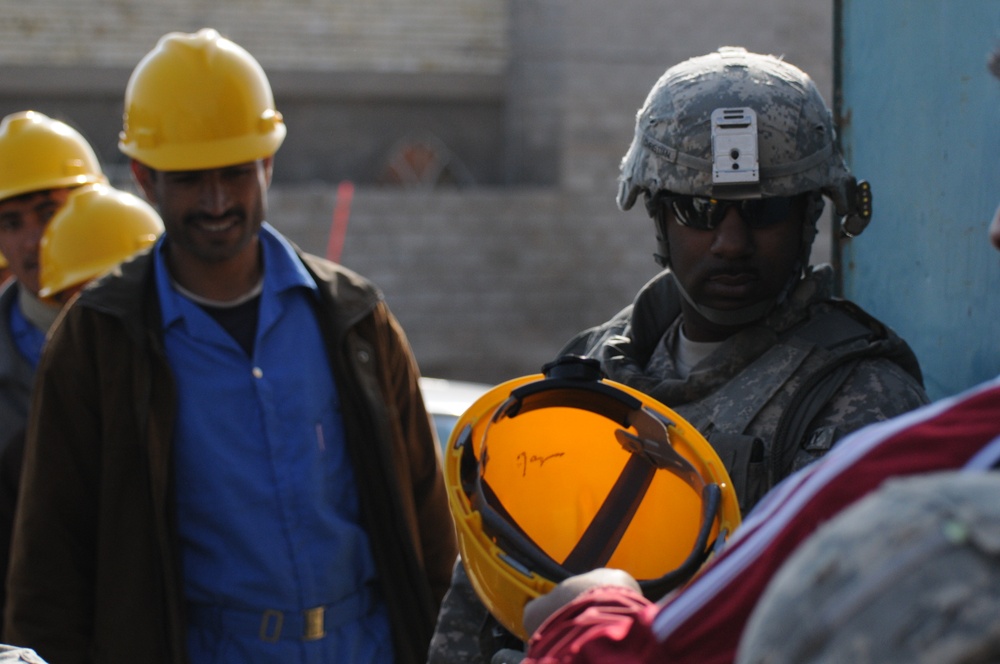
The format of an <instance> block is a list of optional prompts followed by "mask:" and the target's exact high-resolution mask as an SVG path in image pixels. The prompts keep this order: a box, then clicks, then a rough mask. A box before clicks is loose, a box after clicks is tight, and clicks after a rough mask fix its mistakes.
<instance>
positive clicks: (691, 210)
mask: <svg viewBox="0 0 1000 664" xmlns="http://www.w3.org/2000/svg"><path fill="white" fill-rule="evenodd" d="M793 201H794V198H792V197H774V198H752V199H748V200H744V201H726V200H717V199H714V198H703V197H701V196H673V197H671V198H670V200H669V205H670V211H671V212H673V214H674V219H676V221H677V223H679V224H681V225H682V226H687V227H689V228H697V229H700V230H706V231H708V230H712V229H714V228H715V227H716V226H718V225H719V222H720V221H722V218H723V217H724V216H725V214H726V210H728V209H729V207H730V206H736V207H737V209H738V210H739V213H740V216H741V217H742V218H743V221H744V222H746V224H747V226H749V227H750V228H764V227H767V226H770V225H771V224H775V223H777V222H779V221H783V220H784V219H787V218H788V215H789V214H791V211H792V202H793Z"/></svg>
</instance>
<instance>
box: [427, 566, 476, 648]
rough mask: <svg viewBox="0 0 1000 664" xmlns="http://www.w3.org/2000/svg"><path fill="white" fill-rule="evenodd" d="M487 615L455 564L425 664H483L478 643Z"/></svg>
mask: <svg viewBox="0 0 1000 664" xmlns="http://www.w3.org/2000/svg"><path fill="white" fill-rule="evenodd" d="M487 615H488V612H487V610H486V607H484V606H483V604H482V602H480V601H479V597H478V596H477V595H476V591H475V590H473V588H472V583H471V582H470V581H469V577H468V575H466V573H465V568H464V567H463V566H462V561H461V560H459V561H458V562H457V563H455V569H454V571H453V573H452V577H451V587H450V588H449V589H448V592H447V594H445V596H444V600H443V601H442V603H441V611H440V613H439V614H438V622H437V626H436V627H435V628H434V636H433V637H432V638H431V645H430V650H429V652H428V656H427V664H487V662H486V660H485V658H484V657H483V654H482V651H481V648H480V641H479V634H480V630H481V628H482V626H483V623H484V621H485V620H486V616H487Z"/></svg>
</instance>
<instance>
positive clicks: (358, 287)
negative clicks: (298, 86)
mask: <svg viewBox="0 0 1000 664" xmlns="http://www.w3.org/2000/svg"><path fill="white" fill-rule="evenodd" d="M285 131H286V130H285V125H284V122H283V120H282V116H281V114H280V113H278V112H277V110H276V109H275V106H274V100H273V97H272V93H271V87H270V83H269V82H268V80H267V77H266V75H265V74H264V71H263V69H262V68H261V66H260V65H259V64H258V63H257V61H256V60H255V59H254V58H253V57H252V56H251V55H250V54H249V53H248V52H247V51H246V50H244V49H243V48H242V47H240V46H239V45H237V44H235V43H234V42H232V41H230V40H228V39H226V38H223V37H222V36H220V35H219V33H218V32H216V31H214V30H202V31H200V32H198V33H195V34H183V33H170V34H167V35H165V36H164V37H163V38H161V39H160V41H159V43H158V44H157V45H156V47H155V48H154V49H153V50H152V51H151V52H150V53H148V54H147V55H146V57H145V58H143V60H142V61H141V62H140V63H139V64H138V66H137V67H136V69H135V70H134V72H133V73H132V76H131V78H130V80H129V84H128V87H127V89H126V92H125V115H124V128H123V131H122V133H121V140H120V142H119V148H120V149H121V150H122V152H124V153H125V154H126V155H128V156H129V157H130V158H131V160H132V161H131V168H132V175H133V177H134V179H135V181H136V182H137V183H138V185H139V186H140V188H141V189H142V191H143V192H144V193H145V195H146V198H147V199H148V200H149V201H150V202H151V203H152V204H153V206H154V207H155V208H156V209H157V211H158V212H159V214H160V216H161V218H162V219H163V223H164V226H165V229H166V231H165V233H164V235H163V236H162V237H161V239H160V240H159V241H158V242H157V243H156V244H155V245H154V247H153V248H152V249H151V250H150V251H149V252H148V253H145V254H142V255H140V256H139V257H137V258H136V259H135V260H132V261H129V262H127V263H125V264H123V266H122V268H121V270H120V271H116V272H115V273H113V274H111V275H109V276H108V277H106V278H104V279H102V280H100V281H99V282H98V283H96V284H93V285H92V286H89V287H88V288H86V289H85V290H83V291H82V292H81V293H80V294H79V295H78V296H77V297H76V299H75V300H74V302H73V304H72V305H71V306H70V307H69V308H67V309H66V310H65V313H64V315H63V316H62V318H61V319H60V322H59V324H58V325H56V326H55V328H54V330H53V332H52V334H51V336H50V339H49V341H48V342H47V346H46V352H45V355H44V358H43V361H42V364H41V365H40V367H39V373H38V379H37V384H36V388H35V398H34V401H33V404H32V415H31V422H30V424H29V428H28V437H27V443H26V447H25V461H24V471H23V479H22V487H21V493H20V497H19V502H18V508H17V517H16V525H15V533H14V540H13V545H12V549H11V571H10V574H9V575H8V578H9V580H10V583H9V584H8V601H7V606H6V617H5V633H4V638H5V639H6V640H7V641H8V642H10V643H13V644H17V645H22V646H28V647H32V648H34V649H36V650H37V651H38V654H39V655H41V656H42V657H45V658H46V659H49V660H51V661H52V662H55V663H58V662H70V661H80V662H82V661H95V660H96V661H101V662H122V663H125V662H129V663H133V662H143V663H144V664H156V663H161V662H162V663H168V662H169V663H173V662H177V663H182V662H193V663H197V662H248V661H253V662H257V663H265V662H274V663H275V664H294V663H295V662H303V663H304V662H340V661H351V662H358V663H360V662H386V663H388V662H399V663H410V662H412V663H418V662H423V661H424V659H425V657H426V653H427V647H428V644H429V642H430V638H431V634H432V632H433V628H434V621H435V619H436V616H437V611H438V607H439V605H440V602H441V598H442V597H443V596H444V593H445V591H446V590H447V587H448V583H449V578H450V573H451V568H452V565H453V564H454V561H455V559H456V556H457V546H456V542H455V532H454V528H453V526H452V522H451V519H450V516H449V512H448V503H447V496H446V493H445V485H444V481H443V477H442V472H441V463H440V451H439V446H438V443H437V441H436V439H435V436H434V433H433V430H432V428H431V422H430V418H429V417H428V414H427V411H426V409H425V408H424V405H423V400H422V397H421V395H420V389H419V385H418V378H419V373H418V370H417V366H416V361H415V360H414V358H413V355H412V352H411V350H410V347H409V344H408V342H407V340H406V337H405V335H404V333H403V331H402V329H401V328H400V326H399V323H398V322H397V321H396V319H395V318H394V316H393V315H392V313H391V312H390V311H389V309H388V307H387V305H386V303H385V301H384V299H383V297H382V295H381V293H380V292H379V290H378V289H377V288H376V287H374V286H373V285H372V284H370V283H369V282H368V281H367V280H365V279H364V278H363V277H361V276H359V275H357V274H355V273H353V272H350V271H348V270H346V269H345V268H343V267H341V266H339V265H336V264H334V263H331V262H329V261H326V260H323V259H320V258H317V257H315V256H310V255H307V254H304V253H302V252H300V251H299V250H298V249H297V248H295V247H293V246H292V245H291V244H290V243H289V242H288V241H287V240H286V239H285V238H284V237H283V236H282V235H281V234H279V233H278V232H277V231H276V230H275V229H274V228H273V227H272V226H271V225H270V224H268V223H266V222H265V219H266V218H267V188H268V185H269V184H270V180H271V172H272V166H273V155H274V154H275V152H276V151H277V150H278V148H279V146H280V145H281V143H282V141H283V139H284V137H285Z"/></svg>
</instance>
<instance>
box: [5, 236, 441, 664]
mask: <svg viewBox="0 0 1000 664" xmlns="http://www.w3.org/2000/svg"><path fill="white" fill-rule="evenodd" d="M300 257H301V258H302V260H303V262H304V263H305V265H306V266H307V268H308V269H309V271H310V272H311V273H312V275H313V276H314V277H315V279H316V282H317V283H318V284H319V286H320V291H321V300H322V301H321V304H320V305H319V307H318V308H317V311H318V314H319V320H320V324H321V326H322V327H323V328H324V334H325V337H326V339H327V340H328V344H327V347H328V351H329V358H330V363H331V366H332V367H333V371H334V376H335V379H336V382H337V387H338V391H339V393H340V396H341V399H342V400H343V401H344V414H345V429H346V438H347V444H348V447H349V448H350V454H351V458H352V461H353V463H354V467H355V472H356V473H357V475H358V477H359V481H358V487H359V489H360V491H361V492H362V495H361V505H362V512H363V518H364V521H365V525H366V528H367V530H368V534H369V536H370V538H371V542H372V549H373V555H374V557H375V562H376V565H377V569H378V574H379V578H380V582H381V587H382V590H383V594H384V596H385V598H386V600H387V602H388V605H389V612H390V616H391V619H392V628H393V636H394V643H395V647H396V654H397V661H399V662H423V661H424V658H425V656H426V652H427V645H428V643H429V641H430V637H431V633H432V631H433V629H434V622H435V619H436V616H437V611H438V607H439V604H440V602H441V598H442V597H443V595H444V593H445V591H446V590H447V586H448V583H449V579H450V573H451V567H452V564H453V563H454V561H455V558H456V555H457V547H456V543H455V535H454V531H453V527H452V523H451V519H450V517H449V513H448V505H447V498H446V494H445V488H444V482H443V478H442V474H441V465H440V453H439V451H438V447H437V444H436V439H435V438H434V434H433V433H432V429H431V426H430V422H429V418H428V415H427V412H426V411H425V409H424V405H423V400H422V397H421V395H420V391H419V388H418V382H417V378H418V373H417V367H416V364H415V361H414V359H413V356H412V353H411V352H410V348H409V345H408V343H407V341H406V338H405V335H404V334H403V331H402V329H401V328H400V326H399V324H398V322H397V321H396V320H395V318H394V317H393V316H392V314H391V313H390V311H389V309H388V308H387V306H386V304H385V302H384V301H383V300H382V297H381V294H380V293H379V292H378V290H377V289H376V288H374V287H373V286H372V285H371V284H369V283H368V282H367V281H365V280H364V279H363V278H362V277H359V276H358V275H356V274H354V273H352V272H350V271H348V270H346V269H344V268H342V267H340V266H338V265H335V264H333V263H330V262H328V261H325V260H322V259H319V258H316V257H313V256H309V255H304V254H302V255H300ZM152 265H153V262H152V256H151V254H149V253H147V254H143V255H140V256H139V257H138V258H136V259H135V260H133V261H131V262H129V263H126V264H125V265H123V266H122V267H121V268H120V269H119V270H118V271H116V272H115V273H114V274H112V275H110V276H109V277H107V278H104V279H102V280H101V281H100V282H99V283H98V284H96V285H95V287H91V288H89V289H87V290H86V291H84V292H83V294H81V296H80V297H79V299H78V300H77V301H76V302H75V303H74V304H73V305H72V306H71V307H69V308H68V309H67V310H66V312H65V314H64V316H63V318H62V319H61V321H60V322H58V323H57V324H56V326H55V330H54V333H53V336H52V338H51V340H50V341H49V344H48V347H47V349H46V352H45V355H44V357H43V359H42V362H41V365H40V367H39V372H38V376H37V379H36V380H37V381H38V382H37V385H36V388H37V389H36V391H35V394H34V401H33V404H32V410H31V419H30V422H29V429H28V442H27V449H26V453H25V465H24V474H23V481H22V486H21V493H20V501H19V505H18V513H17V525H16V528H15V534H14V544H13V549H12V554H11V569H10V573H9V576H8V602H7V611H6V618H5V621H6V622H5V625H4V639H5V641H7V642H9V643H13V644H19V645H23V646H29V647H32V648H34V649H36V650H37V651H38V653H39V654H40V655H42V657H44V658H46V659H47V660H48V661H49V662H50V664H69V663H76V662H113V663H122V664H125V663H128V664H135V663H136V662H142V663H143V664H156V663H160V662H162V663H164V664H167V663H171V664H181V663H183V662H186V661H187V656H186V653H185V639H186V630H185V615H184V611H185V609H184V600H183V597H182V582H181V578H180V573H181V572H180V566H179V560H180V554H179V550H178V542H177V536H176V523H175V514H174V501H173V499H172V498H173V495H172V491H173V486H172V466H171V458H172V455H171V437H172V430H173V422H174V418H175V397H174V389H173V378H172V376H171V373H170V370H169V367H168V365H167V359H166V357H165V355H164V351H163V346H162V339H161V332H160V330H161V326H160V323H159V304H158V301H157V297H156V288H155V284H154V280H153V276H152V275H153V270H152Z"/></svg>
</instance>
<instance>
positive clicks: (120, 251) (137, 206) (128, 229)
mask: <svg viewBox="0 0 1000 664" xmlns="http://www.w3.org/2000/svg"><path fill="white" fill-rule="evenodd" d="M161 233H163V222H162V221H161V220H160V217H159V215H158V214H157V213H156V210H154V209H153V208H152V207H150V205H149V204H148V203H146V202H145V201H143V200H142V199H141V198H139V197H138V196H134V195H132V194H130V193H128V192H125V191H119V190H117V189H112V188H111V187H108V186H106V185H103V184H94V185H88V186H86V187H81V188H79V189H77V190H76V191H74V192H73V193H72V194H71V195H70V196H69V198H68V199H67V200H66V203H65V204H64V205H63V206H62V208H60V210H59V211H58V212H57V213H56V214H55V215H54V216H53V217H52V219H51V220H50V221H49V224H48V226H46V227H45V232H44V233H43V234H42V239H41V242H40V246H39V258H38V261H39V276H38V282H39V285H40V288H39V290H38V296H39V297H41V298H51V297H53V296H55V295H57V294H58V293H60V292H62V291H64V290H66V289H67V288H70V287H72V286H77V285H79V284H84V283H86V282H88V281H90V280H91V279H94V278H95V277H99V276H100V275H102V274H104V273H105V272H107V271H108V270H110V269H111V268H113V267H115V266H116V265H118V264H119V263H121V262H122V261H124V260H126V259H128V258H129V257H131V256H132V255H133V254H135V253H136V252H138V251H139V250H141V249H144V248H146V247H148V246H149V245H151V244H153V242H155V241H156V238H158V237H159V236H160V234H161Z"/></svg>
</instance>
